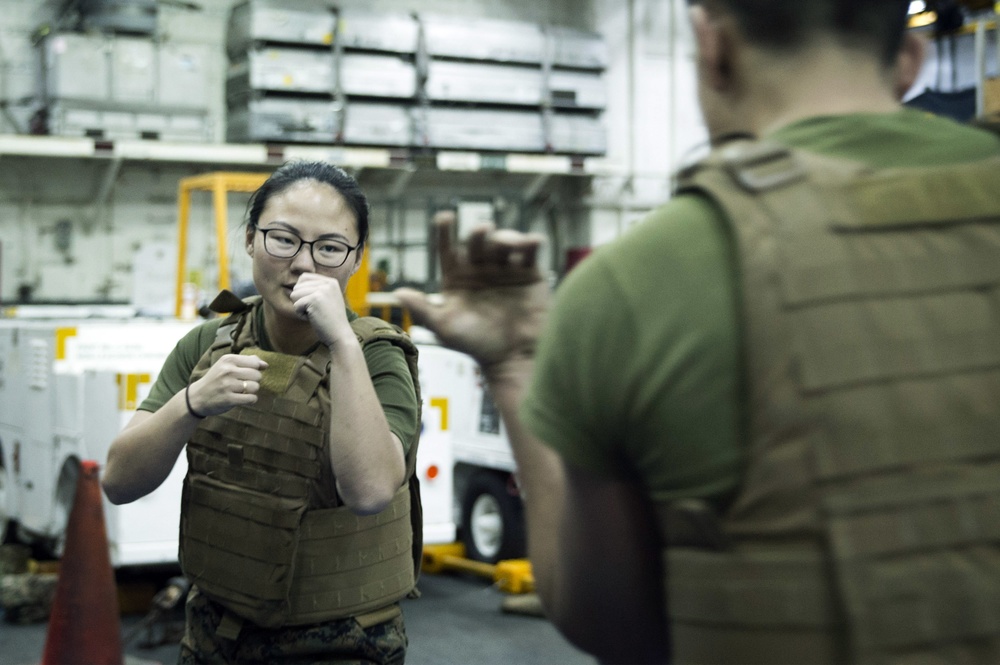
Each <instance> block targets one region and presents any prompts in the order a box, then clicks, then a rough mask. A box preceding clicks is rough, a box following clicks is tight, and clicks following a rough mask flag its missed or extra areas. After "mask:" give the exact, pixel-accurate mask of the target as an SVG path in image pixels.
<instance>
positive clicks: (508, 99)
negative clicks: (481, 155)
mask: <svg viewBox="0 0 1000 665" xmlns="http://www.w3.org/2000/svg"><path fill="white" fill-rule="evenodd" d="M422 26H423V30H424V34H425V39H426V50H427V55H428V58H427V63H428V64H427V82H426V93H427V94H426V98H427V102H428V103H427V104H426V105H425V109H424V110H425V113H426V129H427V135H426V139H427V140H426V143H427V145H430V146H432V147H441V148H467V149H478V150H499V151H525V152H557V153H579V154H602V153H604V152H605V149H606V146H605V136H604V130H603V127H602V125H601V121H600V114H601V112H602V111H603V109H604V107H605V105H606V102H607V99H606V92H605V84H604V75H603V72H604V69H605V68H606V66H607V50H606V46H605V44H604V41H603V39H602V38H601V37H600V36H599V35H596V34H592V33H586V32H581V31H578V30H572V29H569V28H560V27H543V26H540V25H537V24H532V23H523V22H516V21H501V20H494V19H478V20H468V19H459V18H453V17H442V16H426V17H423V18H422Z"/></svg>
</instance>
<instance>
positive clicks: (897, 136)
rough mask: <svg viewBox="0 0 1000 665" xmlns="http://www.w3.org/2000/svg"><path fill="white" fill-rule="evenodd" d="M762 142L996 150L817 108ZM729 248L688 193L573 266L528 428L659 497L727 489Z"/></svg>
mask: <svg viewBox="0 0 1000 665" xmlns="http://www.w3.org/2000/svg"><path fill="white" fill-rule="evenodd" d="M767 138H768V139H770V140H772V141H776V142H780V143H784V144H786V145H789V146H792V147H796V148H800V149H803V150H808V151H812V152H816V153H821V154H825V155H830V156H838V157H844V158H849V159H855V160H860V161H862V162H865V163H867V164H869V165H871V166H873V167H876V168H880V167H884V168H889V167H908V166H923V165H934V164H937V165H940V164H948V163H959V162H966V161H971V160H974V159H980V158H985V157H988V156H992V155H995V154H997V152H998V151H1000V138H998V137H997V136H995V135H993V134H990V133H988V132H985V131H982V130H978V129H973V128H971V127H967V126H963V125H959V124H956V123H954V122H952V121H950V120H946V119H943V118H939V117H935V116H931V115H929V114H926V113H924V112H920V111H914V110H902V111H899V112H897V113H890V114H858V115H847V116H827V117H816V118H811V119H808V120H803V121H800V122H797V123H795V124H792V125H790V126H787V127H785V128H783V129H781V130H779V131H777V132H775V133H774V134H772V135H770V136H768V137H767ZM998 195H1000V193H998ZM736 221H737V222H738V220H736ZM733 255H734V248H733V245H732V239H731V238H730V237H729V235H728V231H727V224H726V222H725V220H724V219H723V218H722V217H721V211H720V210H719V209H718V208H717V207H716V206H715V205H714V204H713V203H712V202H711V201H709V200H708V199H706V198H704V197H702V196H699V195H695V194H688V195H682V196H678V197H675V198H674V199H672V200H670V201H669V202H668V203H667V204H666V205H664V206H663V207H661V208H660V209H658V210H656V211H654V212H653V213H651V214H650V215H649V216H648V217H647V218H646V219H645V220H644V221H642V222H641V223H639V224H637V225H636V226H635V227H633V228H632V229H630V230H629V231H628V232H627V233H626V234H625V235H623V236H622V237H621V238H619V239H617V240H616V241H615V242H613V243H611V244H609V245H606V246H604V247H601V248H600V249H598V250H597V251H595V252H594V253H593V254H592V255H591V256H590V257H588V258H587V259H586V260H584V261H583V262H582V263H581V264H580V265H579V266H578V267H576V268H574V270H573V272H571V273H570V274H569V275H568V276H567V278H566V280H565V281H564V282H563V283H562V284H561V285H560V287H559V288H558V290H557V293H556V298H555V303H554V307H553V311H552V313H551V318H550V320H549V322H548V324H547V328H546V331H545V333H544V335H543V337H542V340H541V342H540V345H539V349H538V356H537V362H536V366H535V373H534V377H533V380H532V383H531V386H530V388H529V391H528V393H527V395H526V397H525V399H524V401H523V402H522V405H521V411H520V413H521V416H522V418H523V419H524V421H525V422H526V423H527V425H528V427H529V428H530V429H531V430H532V431H533V432H534V433H535V434H536V435H537V436H538V437H539V438H541V439H542V440H543V441H544V442H546V443H547V444H548V445H550V446H551V447H552V448H554V449H555V450H556V451H558V452H559V453H560V455H562V457H563V458H564V459H565V460H567V461H568V462H569V463H571V464H573V465H574V466H577V467H580V468H582V469H585V470H587V471H590V472H593V473H597V474H601V475H605V476H619V477H630V478H638V479H639V481H640V482H641V483H643V485H644V487H645V490H646V491H647V493H648V494H649V496H650V497H651V498H652V499H654V500H655V501H666V500H670V499H674V498H680V497H706V498H721V497H725V496H727V495H729V494H731V493H732V492H733V490H735V488H736V487H737V485H738V483H739V480H740V473H741V469H742V461H743V450H742V449H741V443H740V442H741V436H742V432H741V423H742V422H743V418H744V414H743V412H742V409H743V407H744V404H743V400H742V399H741V381H740V344H741V339H740V335H739V326H740V323H739V320H740V317H739V309H740V304H739V298H740V285H739V283H738V280H737V275H736V270H735V266H734V257H733Z"/></svg>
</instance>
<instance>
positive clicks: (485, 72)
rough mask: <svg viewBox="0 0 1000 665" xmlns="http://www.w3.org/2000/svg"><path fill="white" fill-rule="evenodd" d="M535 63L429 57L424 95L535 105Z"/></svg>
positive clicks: (538, 92)
mask: <svg viewBox="0 0 1000 665" xmlns="http://www.w3.org/2000/svg"><path fill="white" fill-rule="evenodd" d="M542 88H543V84H542V70H541V69H540V68H539V67H534V66H532V67H522V66H510V65H495V64H485V63H478V62H456V61H452V60H432V61H431V63H430V65H429V67H428V74H427V84H426V89H427V96H428V97H429V98H430V99H432V100H440V101H453V102H458V101H466V102H477V103H492V104H521V105H534V106H537V105H539V104H541V103H542Z"/></svg>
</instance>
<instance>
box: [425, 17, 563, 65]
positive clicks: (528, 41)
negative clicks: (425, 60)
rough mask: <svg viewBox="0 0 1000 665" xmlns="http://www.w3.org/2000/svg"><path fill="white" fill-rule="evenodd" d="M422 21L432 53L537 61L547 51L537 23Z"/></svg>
mask: <svg viewBox="0 0 1000 665" xmlns="http://www.w3.org/2000/svg"><path fill="white" fill-rule="evenodd" d="M423 24H424V32H425V34H426V39H427V51H428V53H429V54H430V55H431V56H444V57H452V58H468V59H473V60H493V61H496V62H523V63H529V64H537V63H541V62H542V58H543V56H544V55H545V35H544V34H543V32H542V28H541V26H540V25H538V24H536V23H524V22H520V21H502V20H496V19H469V18H459V17H451V16H425V17H423Z"/></svg>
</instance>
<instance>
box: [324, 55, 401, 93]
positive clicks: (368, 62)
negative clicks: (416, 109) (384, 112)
mask: <svg viewBox="0 0 1000 665" xmlns="http://www.w3.org/2000/svg"><path fill="white" fill-rule="evenodd" d="M340 88H341V90H342V91H343V92H344V93H346V94H348V95H359V96H367V97H398V98H412V97H415V96H416V94H417V68H416V66H415V65H414V64H413V62H412V61H410V60H406V59H404V58H401V57H398V56H393V55H368V54H360V53H345V54H343V56H342V58H341V61H340Z"/></svg>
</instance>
